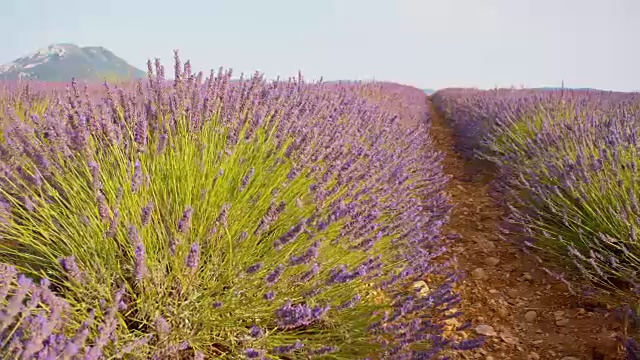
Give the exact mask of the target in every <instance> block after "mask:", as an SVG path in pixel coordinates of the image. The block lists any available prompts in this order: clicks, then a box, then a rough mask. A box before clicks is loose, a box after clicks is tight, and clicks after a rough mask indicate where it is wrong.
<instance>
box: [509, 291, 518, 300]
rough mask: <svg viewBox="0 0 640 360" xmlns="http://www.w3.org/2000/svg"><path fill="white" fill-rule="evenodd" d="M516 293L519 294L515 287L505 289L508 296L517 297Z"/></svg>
mask: <svg viewBox="0 0 640 360" xmlns="http://www.w3.org/2000/svg"><path fill="white" fill-rule="evenodd" d="M518 294H519V292H518V290H516V289H509V290H507V295H509V297H510V298H514V299H515V298H517V297H518Z"/></svg>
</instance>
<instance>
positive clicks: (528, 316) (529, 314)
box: [524, 310, 538, 322]
mask: <svg viewBox="0 0 640 360" xmlns="http://www.w3.org/2000/svg"><path fill="white" fill-rule="evenodd" d="M537 317H538V313H537V312H535V311H533V310H529V311H527V313H526V314H524V319H525V320H527V321H528V322H533V320H535V319H536V318H537Z"/></svg>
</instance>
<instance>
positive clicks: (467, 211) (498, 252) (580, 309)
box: [430, 105, 624, 360]
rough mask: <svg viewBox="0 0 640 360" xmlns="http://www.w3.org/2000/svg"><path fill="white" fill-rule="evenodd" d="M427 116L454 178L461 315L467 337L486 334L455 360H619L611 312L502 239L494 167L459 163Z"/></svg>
mask: <svg viewBox="0 0 640 360" xmlns="http://www.w3.org/2000/svg"><path fill="white" fill-rule="evenodd" d="M431 116H432V122H433V124H432V127H431V130H430V131H431V136H432V138H433V140H434V142H435V145H436V147H437V149H438V150H439V151H441V152H443V153H444V154H445V155H446V157H445V159H444V164H443V166H444V171H445V173H447V174H449V175H450V176H451V177H452V178H451V180H450V182H449V185H448V192H449V195H450V197H451V199H452V202H453V204H454V208H453V210H452V214H451V220H450V222H449V223H448V225H447V227H446V229H445V231H446V232H448V233H457V234H459V235H461V238H460V239H459V240H457V241H456V245H454V246H453V248H452V252H453V255H455V256H456V257H457V259H458V266H459V268H460V270H462V271H463V273H464V274H465V277H464V279H463V280H462V282H461V284H460V288H459V290H460V291H461V293H462V295H463V303H462V304H461V309H460V310H461V311H462V312H463V313H464V317H465V318H466V320H470V321H472V322H473V325H472V327H471V328H470V329H469V330H466V332H467V333H468V335H469V336H474V333H483V334H485V335H487V341H486V342H485V345H484V347H483V348H481V349H477V350H474V351H472V352H471V353H466V354H460V355H458V357H457V358H458V359H484V360H492V359H493V360H501V359H514V360H536V359H553V360H556V359H557V360H578V359H580V360H582V359H598V360H610V359H623V358H624V357H623V356H622V353H621V349H620V347H619V345H618V341H617V340H616V337H617V335H619V333H620V331H621V328H620V325H619V323H618V321H617V320H616V319H615V318H614V316H613V314H612V313H611V312H610V311H608V310H607V309H603V308H598V306H594V305H593V304H592V303H590V302H589V301H588V300H587V299H583V298H581V297H578V296H574V295H571V294H570V293H569V292H568V290H567V288H566V285H564V284H563V283H561V282H560V281H558V280H555V279H554V278H552V277H551V276H550V275H548V274H547V273H546V272H544V271H543V270H541V269H540V265H539V264H538V263H537V262H536V261H535V260H534V259H532V258H531V256H530V255H528V254H526V253H524V252H522V251H521V250H519V249H516V248H515V247H514V246H513V245H512V244H510V243H509V242H507V241H505V240H504V239H501V238H500V236H499V234H500V233H499V231H500V230H499V225H500V222H501V220H502V219H503V216H504V214H505V213H504V211H505V210H504V209H503V208H501V207H500V206H498V205H497V203H496V202H495V201H494V199H493V198H492V197H491V195H490V194H489V186H490V181H491V180H492V179H493V169H492V166H491V165H490V164H487V163H483V162H480V161H471V162H469V161H465V160H464V159H462V158H461V157H460V156H459V154H458V153H457V152H456V151H455V150H454V134H453V131H452V129H451V128H450V126H449V124H448V123H447V122H446V120H445V119H443V118H442V117H441V116H440V114H438V113H437V112H436V110H435V108H434V107H433V105H431Z"/></svg>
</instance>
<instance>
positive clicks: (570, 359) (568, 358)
mask: <svg viewBox="0 0 640 360" xmlns="http://www.w3.org/2000/svg"><path fill="white" fill-rule="evenodd" d="M560 360H580V359H578V358H577V357H575V356H565V357H563V358H562V359H560Z"/></svg>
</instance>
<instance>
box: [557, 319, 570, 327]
mask: <svg viewBox="0 0 640 360" xmlns="http://www.w3.org/2000/svg"><path fill="white" fill-rule="evenodd" d="M568 323H569V319H560V320H556V325H558V326H565V325H567V324H568Z"/></svg>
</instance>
